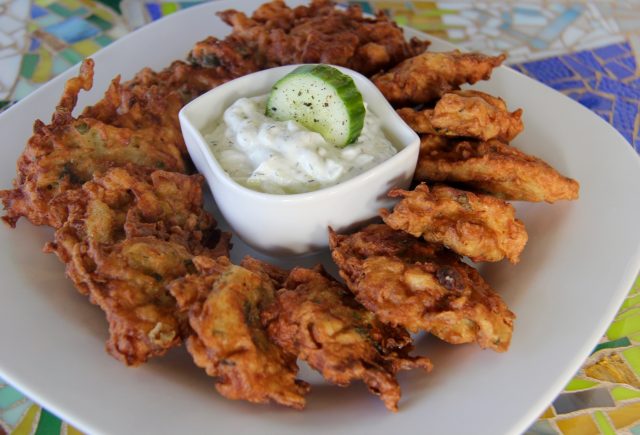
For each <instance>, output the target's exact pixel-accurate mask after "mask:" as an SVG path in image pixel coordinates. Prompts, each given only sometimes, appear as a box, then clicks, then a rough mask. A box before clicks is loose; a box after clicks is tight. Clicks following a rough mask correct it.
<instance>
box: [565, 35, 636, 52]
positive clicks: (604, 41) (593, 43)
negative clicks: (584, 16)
mask: <svg viewBox="0 0 640 435" xmlns="http://www.w3.org/2000/svg"><path fill="white" fill-rule="evenodd" d="M624 40H625V38H624V36H622V35H604V36H602V35H601V36H599V37H596V38H589V39H583V40H581V41H580V43H578V44H576V47H575V49H576V50H586V49H589V48H596V47H602V46H603V45H609V44H617V43H619V42H624Z"/></svg>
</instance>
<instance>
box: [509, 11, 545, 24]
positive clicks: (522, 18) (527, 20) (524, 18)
mask: <svg viewBox="0 0 640 435" xmlns="http://www.w3.org/2000/svg"><path fill="white" fill-rule="evenodd" d="M513 24H514V25H515V26H545V25H546V24H547V17H545V16H543V15H537V16H536V15H527V14H519V13H517V12H516V13H515V14H513Z"/></svg>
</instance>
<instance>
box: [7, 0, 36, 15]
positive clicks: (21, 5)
mask: <svg viewBox="0 0 640 435" xmlns="http://www.w3.org/2000/svg"><path fill="white" fill-rule="evenodd" d="M30 3H31V2H30V1H29V0H13V1H12V2H11V3H9V5H8V8H7V12H8V13H9V14H10V15H12V16H13V17H15V18H18V19H19V20H26V19H28V18H29V11H30V9H31V4H30Z"/></svg>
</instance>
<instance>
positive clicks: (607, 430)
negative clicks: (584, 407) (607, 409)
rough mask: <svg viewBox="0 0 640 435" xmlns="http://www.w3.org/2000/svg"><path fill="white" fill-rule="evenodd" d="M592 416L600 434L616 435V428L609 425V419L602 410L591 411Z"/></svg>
mask: <svg viewBox="0 0 640 435" xmlns="http://www.w3.org/2000/svg"><path fill="white" fill-rule="evenodd" d="M593 418H594V420H595V421H596V424H597V425H598V428H599V429H600V433H601V434H602V435H616V430H615V429H614V428H613V426H611V423H609V420H607V417H606V416H605V415H604V413H603V412H602V411H596V412H594V413H593Z"/></svg>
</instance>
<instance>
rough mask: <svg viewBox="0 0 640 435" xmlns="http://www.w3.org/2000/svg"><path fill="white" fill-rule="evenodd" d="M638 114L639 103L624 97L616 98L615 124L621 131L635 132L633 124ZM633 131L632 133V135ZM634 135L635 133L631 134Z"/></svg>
mask: <svg viewBox="0 0 640 435" xmlns="http://www.w3.org/2000/svg"><path fill="white" fill-rule="evenodd" d="M636 116H638V103H637V102H636V103H632V102H629V101H627V100H626V99H624V98H618V99H616V104H615V106H614V108H613V126H614V127H615V128H617V129H618V130H619V131H620V132H621V133H622V132H623V131H629V132H633V125H634V124H635V122H636ZM632 134H633V133H631V135H632ZM631 137H633V135H632V136H631Z"/></svg>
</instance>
